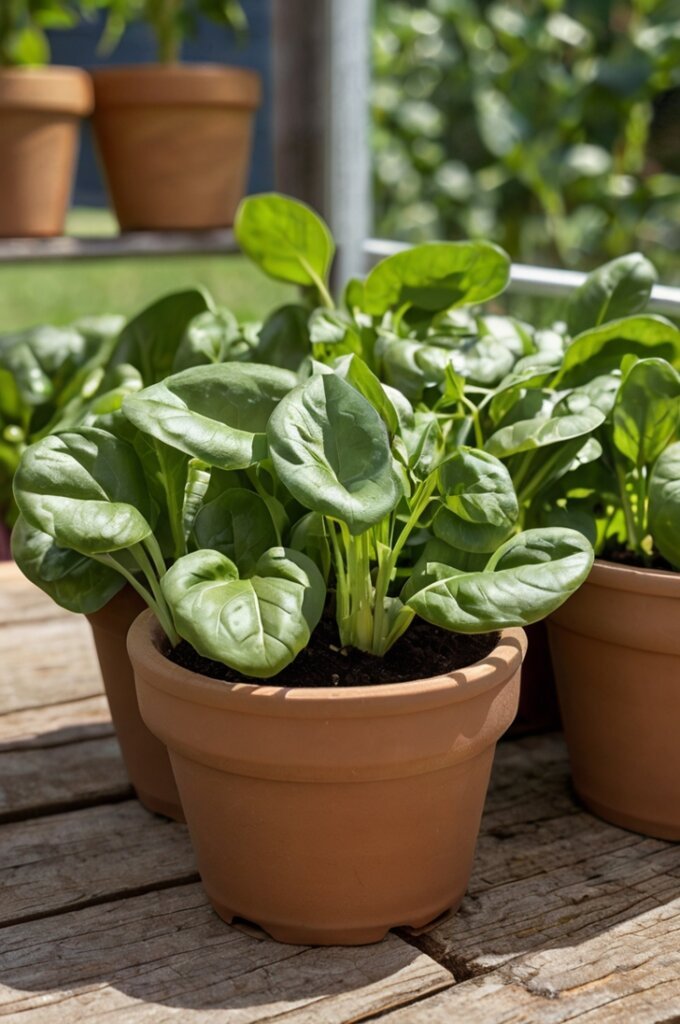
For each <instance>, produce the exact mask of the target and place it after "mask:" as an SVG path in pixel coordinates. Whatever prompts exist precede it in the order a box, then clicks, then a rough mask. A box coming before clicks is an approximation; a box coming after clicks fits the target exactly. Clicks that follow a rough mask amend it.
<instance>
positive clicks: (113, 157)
mask: <svg viewBox="0 0 680 1024" xmlns="http://www.w3.org/2000/svg"><path fill="white" fill-rule="evenodd" d="M103 6H105V7H107V8H108V9H109V18H108V26H107V32H106V35H105V42H106V41H108V42H109V43H111V42H114V41H115V38H116V37H117V36H118V35H120V33H122V31H123V30H124V28H125V25H126V24H127V23H128V22H131V21H139V20H141V21H144V22H146V23H147V24H148V25H149V27H150V29H151V31H152V32H153V34H154V37H155V39H156V45H157V53H158V63H157V64H151V65H144V66H142V65H140V66H135V67H110V68H98V69H95V70H94V71H93V80H94V88H95V98H96V108H95V115H94V129H95V136H96V141H97V145H98V149H99V153H100V156H101V159H102V163H103V166H104V171H105V176H106V180H107V184H108V189H109V193H110V195H111V199H112V202H113V206H114V209H115V212H116V216H117V217H118V221H119V224H120V226H121V229H122V230H123V231H130V230H136V229H144V228H146V229H153V230H164V229H207V228H218V227H225V226H229V225H230V224H232V222H233V218H234V213H235V211H236V207H237V205H238V202H239V200H240V199H241V196H242V195H243V192H244V189H245V185H246V180H247V175H248V169H249V164H250V152H251V140H252V130H253V119H254V114H255V111H256V109H257V107H258V106H259V103H260V94H261V86H260V79H259V77H258V75H257V74H256V72H254V71H250V70H244V69H241V68H236V67H223V66H220V65H217V64H181V63H179V60H180V55H181V46H182V42H183V40H184V38H185V37H186V36H187V35H188V34H191V33H192V31H194V30H195V28H196V22H197V19H198V18H199V17H201V16H204V17H207V18H210V19H212V20H213V21H215V22H217V23H218V24H220V25H222V26H223V27H225V28H227V29H235V30H241V29H242V28H243V26H244V15H243V12H242V9H241V7H240V5H239V4H238V3H236V2H235V0H228V2H226V3H222V2H217V0H163V2H160V0H106V2H105V3H104V5H103Z"/></svg>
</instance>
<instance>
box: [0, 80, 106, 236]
mask: <svg viewBox="0 0 680 1024" xmlns="http://www.w3.org/2000/svg"><path fill="white" fill-rule="evenodd" d="M92 102H93V100H92V82H91V80H90V76H89V75H88V74H87V73H86V72H85V71H81V70H80V68H66V67H49V68H35V69H34V68H2V69H0V154H1V155H0V236H2V237H5V238H7V237H22V236H24V237H25V236H37V235H59V234H61V233H62V231H63V230H64V219H65V217H66V210H67V208H68V203H69V198H70V195H71V185H72V182H73V170H74V165H75V159H76V154H77V150H78V132H79V128H80V119H81V118H82V117H84V116H85V115H87V114H89V113H90V112H91V110H92Z"/></svg>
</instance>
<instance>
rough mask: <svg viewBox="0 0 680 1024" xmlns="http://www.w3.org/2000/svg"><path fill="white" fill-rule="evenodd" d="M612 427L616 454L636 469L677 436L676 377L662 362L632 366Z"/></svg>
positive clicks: (679, 391) (679, 393)
mask: <svg viewBox="0 0 680 1024" xmlns="http://www.w3.org/2000/svg"><path fill="white" fill-rule="evenodd" d="M612 426H613V438H614V444H615V445H616V447H617V448H618V450H619V451H620V452H621V453H622V454H623V455H625V456H626V457H627V458H628V459H630V460H631V462H633V463H634V464H635V465H636V466H637V467H638V468H639V469H641V468H642V467H643V466H646V465H651V464H652V463H653V462H654V461H655V460H656V459H657V457H658V456H659V455H660V454H661V452H662V451H663V450H664V448H666V447H667V446H668V445H669V444H670V443H671V442H672V441H675V440H676V439H677V436H678V428H679V427H680V373H678V371H677V370H674V369H673V367H672V366H671V365H670V364H669V363H667V362H665V360H663V359H641V360H640V361H639V362H637V363H635V364H634V365H633V366H632V367H631V369H630V370H629V372H628V374H627V376H626V377H625V379H624V381H623V383H622V384H621V387H620V388H619V392H618V396H617V399H616V403H615V405H614V411H613V416H612ZM678 529H680V523H679V524H678Z"/></svg>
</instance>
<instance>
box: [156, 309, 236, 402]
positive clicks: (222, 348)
mask: <svg viewBox="0 0 680 1024" xmlns="http://www.w3.org/2000/svg"><path fill="white" fill-rule="evenodd" d="M253 348H254V345H253V344H252V343H251V342H250V341H249V340H248V339H247V338H244V337H243V335H242V334H241V331H240V328H239V325H238V321H237V320H236V317H235V316H234V314H233V313H232V312H231V311H230V310H228V309H224V308H223V307H220V308H218V309H215V310H211V309H209V310H206V311H205V312H204V313H199V314H198V316H195V317H194V318H193V320H191V321H190V323H189V324H188V326H187V329H186V331H185V332H184V337H183V338H182V340H181V342H180V344H179V347H178V348H177V351H176V352H175V357H174V360H173V363H172V371H173V373H177V372H178V371H180V370H186V369H188V368H189V367H190V366H205V365H206V364H208V363H229V362H232V361H235V362H238V361H242V360H246V359H249V358H250V357H251V355H252V352H253ZM156 379H158V378H156ZM147 383H149V384H152V383H155V381H147Z"/></svg>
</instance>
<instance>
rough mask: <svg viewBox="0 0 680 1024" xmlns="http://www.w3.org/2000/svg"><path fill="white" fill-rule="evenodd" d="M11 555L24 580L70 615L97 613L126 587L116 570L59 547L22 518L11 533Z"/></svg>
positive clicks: (45, 534)
mask: <svg viewBox="0 0 680 1024" xmlns="http://www.w3.org/2000/svg"><path fill="white" fill-rule="evenodd" d="M12 555H13V556H14V560H15V561H16V563H17V565H18V566H19V568H20V569H21V571H22V573H23V574H24V576H25V577H26V578H27V579H29V580H30V581H31V583H35V585H36V586H37V587H40V589H41V590H43V591H44V592H45V593H46V594H47V595H48V596H49V597H51V598H52V600H53V601H55V602H56V603H57V604H58V605H60V606H61V607H62V608H66V609H67V611H69V612H81V613H82V614H83V615H90V614H91V613H92V612H97V611H99V609H100V608H103V607H104V605H106V604H108V603H109V601H110V600H111V598H112V597H114V596H115V595H116V594H117V593H118V591H119V590H121V589H122V588H123V587H124V586H125V580H124V579H123V577H122V576H121V574H120V573H118V572H116V571H115V569H109V568H108V567H107V566H105V565H102V564H101V563H100V562H95V561H94V560H93V559H91V558H87V557H86V556H85V555H81V554H78V552H77V551H71V550H70V549H68V548H61V547H59V545H58V544H55V542H54V540H53V539H52V537H50V536H49V534H47V533H43V532H42V530H37V529H35V527H33V526H30V524H29V523H27V522H26V520H25V519H24V517H23V516H19V518H18V519H17V522H16V524H15V526H14V530H13V531H12Z"/></svg>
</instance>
